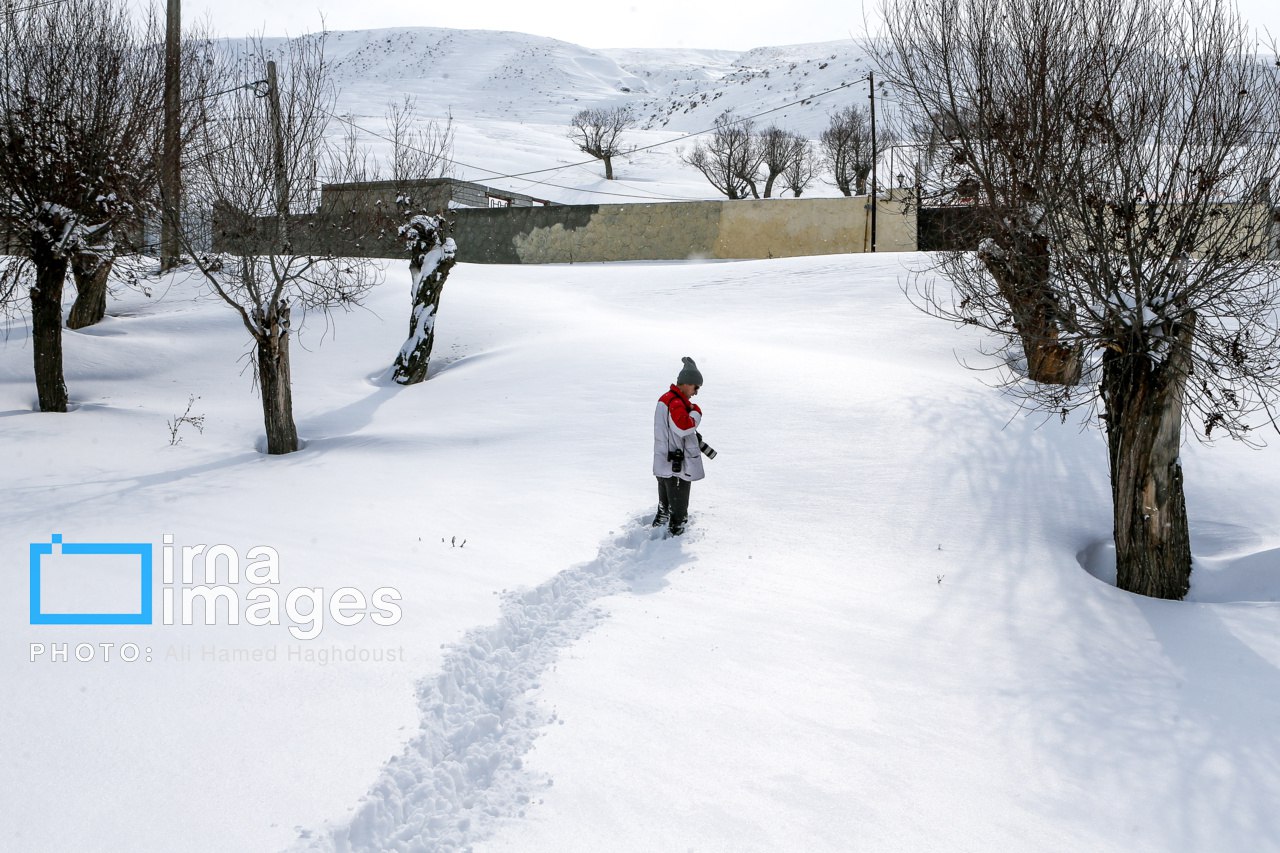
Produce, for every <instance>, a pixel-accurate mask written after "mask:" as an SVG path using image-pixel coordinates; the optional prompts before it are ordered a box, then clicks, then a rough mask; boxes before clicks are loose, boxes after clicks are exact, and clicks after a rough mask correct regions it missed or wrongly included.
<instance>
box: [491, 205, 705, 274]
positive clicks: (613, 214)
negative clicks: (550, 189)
mask: <svg viewBox="0 0 1280 853" xmlns="http://www.w3.org/2000/svg"><path fill="white" fill-rule="evenodd" d="M547 210H548V211H550V213H545V214H544V215H547V216H552V215H555V211H556V208H548V209H547ZM719 221H720V203H719V202H714V201H705V202H704V201H699V202H686V203H682V204H604V205H600V207H599V208H598V209H597V210H596V211H595V212H594V213H593V214H592V215H591V217H590V221H589V222H588V223H587V224H586V225H585V226H578V227H576V228H574V227H570V228H566V227H565V226H564V225H562V224H561V223H556V224H554V225H552V226H551V227H549V228H548V227H542V228H535V229H533V230H532V231H530V232H529V233H528V234H522V235H518V236H517V237H516V238H515V249H516V254H517V255H518V256H519V257H520V262H521V263H523V264H548V263H573V262H580V263H585V262H591V261H651V260H675V259H682V258H689V257H708V256H709V255H708V253H709V252H710V247H711V246H712V244H714V242H715V239H716V231H717V229H718V227H719Z"/></svg>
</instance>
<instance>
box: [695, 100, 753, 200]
mask: <svg viewBox="0 0 1280 853" xmlns="http://www.w3.org/2000/svg"><path fill="white" fill-rule="evenodd" d="M752 130H753V125H752V122H751V120H750V119H735V118H734V117H733V112H732V111H726V112H723V113H721V114H720V115H719V117H717V118H716V124H715V129H714V130H713V131H712V133H711V139H710V140H708V141H706V142H699V143H698V144H697V145H696V146H695V147H694V149H693V151H691V152H689V153H688V154H687V155H681V158H680V159H682V160H684V162H686V163H688V164H689V165H690V166H693V167H694V168H695V169H697V170H698V171H699V172H701V173H702V174H703V176H704V177H705V178H706V179H707V180H708V181H710V182H711V186H713V187H715V188H716V190H718V191H719V192H720V193H722V194H723V195H724V196H725V197H726V198H730V199H738V198H746V197H747V193H748V192H749V191H751V190H752V188H753V187H754V185H755V181H756V180H757V174H758V172H759V169H760V155H759V148H758V146H757V145H756V144H755V135H754V133H753V132H752ZM757 196H758V193H757Z"/></svg>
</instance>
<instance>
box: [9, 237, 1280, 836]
mask: <svg viewBox="0 0 1280 853" xmlns="http://www.w3.org/2000/svg"><path fill="white" fill-rule="evenodd" d="M914 262H916V259H914V258H913V257H912V256H890V255H882V256H876V257H872V256H833V257H824V258H807V259H790V260H773V261H755V262H726V263H667V264H621V265H574V266H554V267H502V266H489V267H484V266H470V265H460V266H458V267H456V268H455V270H454V272H453V274H452V276H451V278H450V281H449V283H448V285H447V287H446V289H445V293H444V299H443V304H442V309H441V314H440V319H439V325H438V327H437V346H436V359H435V366H434V368H433V371H432V373H433V375H432V378H431V379H430V380H429V381H428V382H427V383H425V384H424V385H420V386H417V387H411V388H399V387H396V386H394V385H391V384H388V383H387V382H386V379H385V377H386V370H387V368H388V367H389V365H390V363H391V360H392V358H393V357H394V355H395V352H396V350H397V348H398V347H399V346H400V343H401V342H402V340H403V337H404V334H405V331H406V328H407V319H408V308H409V306H408V293H407V291H408V287H407V285H408V271H407V262H405V263H392V264H388V278H387V281H386V282H385V283H384V284H382V285H381V286H379V287H378V288H377V289H376V290H375V291H374V293H373V295H372V297H371V299H370V302H369V306H368V310H363V311H358V312H356V313H353V314H351V315H346V316H341V317H338V318H337V320H336V322H335V324H334V325H333V326H332V327H331V328H329V329H326V328H325V326H324V324H323V323H319V322H316V320H317V318H315V317H312V318H310V319H309V322H308V325H307V327H306V329H305V331H304V332H303V333H302V335H301V337H300V339H299V340H298V341H296V342H295V345H294V350H293V352H294V400H295V405H296V413H297V417H298V422H299V428H300V432H301V434H302V436H303V437H304V439H305V440H306V442H307V446H306V448H305V449H304V450H302V451H301V452H299V453H296V454H292V455H289V456H285V457H280V458H268V457H266V456H264V455H262V454H261V453H259V452H258V450H257V449H256V448H257V446H258V444H259V442H260V435H261V430H262V426H261V414H260V409H259V407H258V403H257V400H256V398H255V396H254V394H253V391H252V388H251V377H250V375H249V374H248V373H246V372H245V367H246V362H245V361H243V360H242V358H241V357H242V355H243V353H244V351H245V348H246V345H247V338H246V336H245V333H244V331H243V329H242V328H241V327H240V326H239V321H238V320H237V319H236V318H235V316H234V315H233V314H232V312H230V311H229V310H228V309H226V308H225V306H223V305H222V304H221V303H219V302H217V301H216V300H213V299H210V298H209V297H208V296H207V295H206V294H203V292H202V291H201V290H200V288H199V287H198V286H197V283H196V281H195V280H194V279H189V278H187V277H186V276H184V275H182V274H179V275H177V276H174V277H172V278H170V279H165V280H163V281H161V282H159V283H157V284H156V285H155V288H154V293H155V295H154V296H153V297H152V298H150V299H148V298H145V297H143V296H141V295H139V294H137V293H133V292H129V291H124V292H123V293H122V294H121V298H120V299H119V300H117V301H113V302H112V303H111V304H110V307H109V313H110V316H109V317H108V319H107V320H106V321H105V322H104V323H102V324H101V325H100V326H97V327H93V328H91V329H87V330H84V331H81V332H71V331H68V332H66V335H65V346H66V351H67V380H68V385H69V389H70V392H71V397H72V399H73V400H74V401H75V402H76V403H77V409H76V410H75V411H74V412H71V413H68V414H65V415H53V414H49V415H45V414H38V413H34V412H33V411H32V408H33V401H34V397H35V392H34V387H33V385H32V380H31V366H30V358H31V348H30V341H29V339H28V338H27V331H26V328H25V326H23V325H21V324H18V325H16V326H15V327H14V328H13V329H12V330H11V333H10V335H9V338H8V341H7V342H6V343H5V344H3V346H2V347H0V441H2V442H3V459H4V468H3V470H4V477H3V491H2V492H0V494H2V495H3V501H4V512H3V514H2V515H0V553H3V554H5V555H7V556H6V561H7V564H8V566H9V575H8V576H9V577H10V578H11V579H13V580H14V583H15V588H14V591H13V592H12V594H11V595H8V596H5V597H4V603H3V605H2V606H0V635H2V636H3V639H4V642H3V648H4V650H5V653H4V655H3V657H0V678H2V679H3V683H4V684H6V685H9V686H10V688H11V689H10V691H9V698H8V700H7V701H6V702H4V703H2V704H0V754H3V755H4V756H5V759H6V762H5V763H6V772H5V773H4V774H3V780H2V781H0V802H3V803H4V804H5V811H4V813H5V816H6V820H5V821H4V824H3V826H2V827H0V848H3V849H6V850H10V849H11V850H23V851H40V850H48V851H54V850H57V851H64V850H76V851H95V850H102V851H108V850H110V851H116V850H125V849H127V850H131V851H171V850H178V849H180V850H184V851H227V850H281V849H286V848H293V849H317V850H329V849H338V850H342V849H357V850H448V849H466V848H468V847H470V848H472V849H475V850H485V851H495V853H496V851H521V853H524V851H547V853H552V851H555V853H561V851H600V850H610V851H637V852H638V851H653V850H688V849H694V850H734V851H778V850H805V851H832V853H835V852H836V851H847V850H857V849H862V850H900V851H911V850H946V851H962V850H973V851H990V850H1061V851H1078V850H1091V851H1126V853H1128V851H1146V850H1149V851H1188V853H1190V851H1202V850H1209V849H1213V850H1276V849H1280V816H1278V813H1277V811H1276V810H1275V808H1274V804H1275V802H1276V801H1277V799H1278V798H1280V740H1278V737H1277V734H1276V723H1277V719H1280V669H1278V667H1280V604H1277V603H1276V601H1277V594H1276V593H1277V592H1278V591H1280V585H1278V584H1277V582H1276V576H1277V557H1276V555H1277V553H1278V552H1277V548H1280V490H1277V489H1276V483H1277V482H1280V459H1278V457H1277V455H1276V451H1275V449H1274V448H1272V449H1267V450H1263V451H1257V452H1255V451H1249V450H1247V449H1244V448H1241V447H1237V446H1231V445H1222V446H1216V447H1212V448H1205V447H1201V446H1199V445H1196V444H1190V445H1188V446H1187V448H1186V451H1185V454H1184V462H1185V465H1186V472H1187V483H1188V504H1189V510H1190V513H1191V517H1192V519H1193V525H1194V527H1193V537H1194V538H1193V544H1194V550H1195V553H1196V555H1197V559H1198V561H1199V562H1198V567H1197V570H1196V573H1195V575H1194V580H1193V596H1192V597H1193V599H1196V600H1194V601H1189V602H1185V603H1172V602H1163V601H1152V600H1142V599H1138V598H1135V597H1133V596H1130V595H1127V594H1125V593H1122V592H1119V591H1117V590H1116V589H1114V588H1113V587H1111V586H1109V585H1107V584H1106V583H1103V582H1100V581H1099V580H1097V579H1096V578H1095V577H1093V576H1091V575H1090V574H1089V572H1088V571H1086V569H1085V567H1084V566H1086V565H1087V566H1088V567H1089V568H1091V569H1092V570H1094V571H1098V572H1101V571H1103V570H1104V569H1105V563H1106V554H1105V551H1106V548H1105V545H1100V544H1099V543H1105V541H1106V539H1107V538H1108V535H1109V532H1110V524H1111V522H1110V515H1109V509H1108V504H1107V501H1108V488H1107V483H1106V479H1105V470H1106V464H1105V450H1104V446H1103V443H1102V441H1101V438H1100V437H1099V436H1098V435H1097V434H1096V433H1093V432H1081V431H1080V430H1079V429H1078V425H1077V424H1073V423H1068V424H1066V425H1061V424H1058V423H1056V422H1050V423H1044V424H1042V423H1041V422H1040V421H1039V420H1038V419H1028V418H1023V417H1019V416H1017V415H1016V411H1015V409H1014V407H1013V405H1012V404H1011V403H1010V402H1009V401H1007V400H1005V399H1003V398H1002V397H1001V396H1000V395H999V394H998V393H997V392H995V391H993V390H991V389H989V388H987V387H986V386H984V385H983V384H982V382H981V380H980V377H979V376H978V375H975V374H974V373H972V372H970V371H967V370H965V369H964V368H963V367H962V366H961V365H960V364H959V363H958V362H957V358H956V354H957V353H961V354H966V355H967V354H970V353H972V351H973V347H974V344H975V339H974V337H973V335H972V334H971V333H970V332H968V331H964V330H955V329H953V328H951V327H950V326H948V325H947V324H944V323H939V322H937V321H934V320H930V319H929V318H927V317H925V316H923V315H922V314H920V313H919V312H917V311H916V310H915V309H913V308H912V307H911V306H910V305H909V304H908V303H907V301H906V299H905V297H904V296H903V295H902V293H901V291H900V290H899V285H898V280H899V278H900V277H901V275H902V270H903V265H904V263H905V264H909V263H914ZM683 355H692V356H694V357H695V358H696V359H697V360H698V365H699V367H700V368H701V369H702V371H703V373H704V375H705V377H706V385H705V387H704V388H703V390H702V393H701V395H700V396H699V402H701V403H702V404H703V406H704V408H705V410H706V413H707V414H706V420H705V422H704V427H705V429H704V430H703V433H704V435H705V436H706V438H707V440H708V441H709V442H710V443H711V444H712V445H714V446H715V447H716V448H717V450H719V451H720V453H719V456H718V457H717V458H716V459H715V460H712V461H710V462H708V464H707V467H708V477H707V479H706V480H705V481H702V482H700V483H698V484H696V485H695V486H694V490H693V504H692V509H693V515H694V518H693V525H692V527H691V530H690V533H689V534H688V535H687V536H686V537H684V538H682V539H675V540H663V539H660V538H659V539H654V538H652V537H651V535H650V531H649V530H648V529H647V528H646V527H644V526H643V523H644V521H645V520H646V519H645V516H646V514H647V513H649V512H651V511H652V509H653V507H654V504H655V487H654V483H653V480H652V478H651V477H650V476H649V472H648V466H649V456H650V437H649V431H650V428H651V426H650V425H651V416H652V407H653V404H654V401H655V400H656V398H657V396H658V395H659V394H660V393H662V391H663V390H665V388H666V387H667V384H668V383H669V382H670V381H671V380H672V379H674V375H675V372H676V371H677V370H678V369H679V366H680V357H681V356H683ZM191 395H196V396H198V398H199V399H198V400H197V401H196V402H195V403H194V405H193V408H192V413H193V414H203V415H204V416H205V418H206V420H205V422H204V431H203V432H198V431H196V430H194V429H192V428H190V427H183V428H181V430H180V435H181V438H182V441H181V442H180V443H178V444H176V445H174V446H171V445H170V438H171V435H170V428H169V426H168V425H167V422H169V421H172V420H173V419H174V418H175V416H176V415H178V414H181V413H182V412H183V410H184V408H185V407H186V405H187V402H188V400H189V398H190V396H191ZM54 534H62V535H63V537H64V540H65V541H66V542H91V543H92V542H151V543H155V544H156V546H157V548H159V545H160V543H161V541H162V539H161V537H162V536H163V535H164V534H172V535H173V537H174V545H175V547H176V548H180V547H182V546H191V545H193V544H195V543H200V544H209V545H212V544H214V543H219V544H225V545H227V546H229V547H230V549H232V550H233V551H234V552H236V553H238V554H240V555H246V556H247V554H248V552H249V551H250V550H251V549H253V548H254V546H259V545H267V546H270V547H272V548H274V549H276V551H277V552H278V554H279V566H278V575H279V578H278V580H279V587H280V589H281V591H282V595H283V592H285V591H288V590H291V589H294V588H299V587H305V588H323V589H324V590H325V591H326V592H325V595H326V596H330V597H332V596H334V594H335V593H336V591H337V590H338V589H339V588H341V587H350V588H354V589H357V590H360V591H363V592H365V593H369V592H371V591H372V590H374V589H379V588H386V587H393V588H395V589H396V590H398V592H399V593H400V595H401V602H400V603H401V607H402V609H403V617H402V618H401V619H399V621H397V622H396V623H395V624H392V625H381V624H377V623H376V622H375V621H374V620H373V619H372V618H371V617H365V618H363V619H362V620H361V621H359V622H358V623H357V624H355V625H351V626H345V625H342V624H339V623H338V622H337V621H336V620H335V619H334V618H333V616H332V615H331V614H330V613H329V612H326V613H325V616H324V620H323V630H322V633H321V634H320V636H318V637H316V638H314V639H310V640H300V639H297V638H296V636H295V633H291V632H290V628H291V627H293V628H297V627H298V625H297V624H292V623H296V622H306V621H307V620H306V618H305V616H304V617H303V618H300V619H290V618H288V617H285V618H282V619H281V620H280V621H281V623H282V624H279V625H265V626H255V625H251V624H247V621H246V620H245V619H241V620H240V623H239V624H234V625H233V624H228V621H229V618H228V617H227V614H226V612H225V610H222V611H220V616H219V618H218V620H217V621H218V624H215V625H209V626H206V625H203V624H196V625H181V624H175V625H163V624H155V625H151V626H102V627H82V626H52V625H30V624H28V622H29V619H28V610H27V607H28V600H27V584H26V577H27V567H28V548H29V543H49V542H50V537H51V536H52V535H54ZM157 553H159V552H157ZM199 565H200V564H199V563H198V562H197V563H196V566H197V568H198V567H199ZM224 568H225V567H224ZM157 571H159V568H158V564H157ZM1246 581H1247V583H1246ZM158 583H159V582H158ZM243 586H244V583H243V582H242V584H241V587H243ZM1242 597H1244V598H1247V599H1248V600H1241V598H1242ZM196 621H200V620H199V618H198V617H197V620H196ZM32 643H43V644H46V645H53V644H58V643H67V644H69V646H70V648H72V649H74V648H75V646H76V644H78V643H115V644H116V645H117V648H118V647H119V645H120V644H123V643H135V644H138V645H139V646H141V647H149V648H150V649H151V657H152V660H151V661H150V662H148V661H146V660H145V659H140V660H138V661H135V662H124V661H121V660H119V659H118V657H113V658H112V659H111V660H110V661H103V660H102V659H101V654H97V656H96V657H95V659H94V660H91V661H88V662H79V661H76V660H75V659H74V653H72V654H71V655H70V657H71V660H68V661H54V660H51V659H50V657H51V656H50V655H49V654H47V653H46V654H43V655H41V656H40V657H39V658H38V659H37V660H35V661H34V662H33V661H31V660H30V657H31V644H32ZM94 648H98V647H94ZM255 655H256V658H257V659H255ZM362 656H363V657H364V658H365V659H364V660H361V657H362Z"/></svg>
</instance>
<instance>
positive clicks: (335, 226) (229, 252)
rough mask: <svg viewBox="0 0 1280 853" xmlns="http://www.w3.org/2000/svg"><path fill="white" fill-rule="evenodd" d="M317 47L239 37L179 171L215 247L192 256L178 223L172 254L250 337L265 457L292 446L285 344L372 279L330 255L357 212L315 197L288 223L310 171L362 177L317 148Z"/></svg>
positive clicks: (320, 142)
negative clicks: (182, 255) (193, 269)
mask: <svg viewBox="0 0 1280 853" xmlns="http://www.w3.org/2000/svg"><path fill="white" fill-rule="evenodd" d="M324 41H325V37H324V36H323V35H319V36H303V37H300V38H294V39H290V40H288V41H286V42H284V43H283V45H282V46H281V47H280V48H279V49H278V50H276V51H274V52H273V51H268V50H267V49H266V47H265V46H264V44H263V43H262V41H261V40H260V39H252V40H250V41H249V42H248V43H247V44H246V46H245V49H244V51H243V52H242V53H241V54H240V55H239V56H237V57H235V58H234V59H233V60H230V67H228V68H226V69H225V70H223V71H222V76H223V79H226V80H228V81H231V82H233V83H239V84H240V85H239V87H238V88H236V89H234V90H233V91H232V92H230V93H229V94H227V96H226V97H224V98H222V99H220V100H219V101H217V103H216V106H214V107H212V108H211V113H212V117H211V118H212V120H211V121H210V122H209V123H208V124H206V125H205V126H204V127H203V129H202V132H201V133H200V134H199V135H198V136H197V140H196V142H195V143H194V144H193V146H192V147H193V154H192V156H191V157H190V158H189V161H188V162H189V165H188V167H187V169H186V174H187V190H188V195H189V196H190V197H191V198H192V199H193V200H199V201H200V202H201V203H202V204H203V205H204V206H205V207H207V208H208V209H211V210H212V211H213V213H214V219H215V225H214V229H215V231H216V232H217V236H216V237H215V241H221V242H222V244H223V245H224V247H225V251H224V252H223V253H222V254H219V255H209V254H204V253H201V252H199V251H197V247H196V245H195V235H193V234H192V232H191V230H190V228H189V226H188V225H187V224H186V223H185V221H184V224H183V227H182V229H180V233H181V234H182V242H183V245H184V250H185V251H187V252H190V253H191V254H192V255H193V256H194V257H195V262H196V264H197V266H198V267H199V269H200V271H201V273H202V274H203V275H204V277H205V279H206V280H207V281H208V283H209V286H210V288H211V289H212V290H213V292H214V293H216V294H217V295H218V296H219V297H220V298H221V299H222V300H223V301H224V302H225V303H226V304H227V305H228V306H230V307H231V308H232V310H234V311H235V312H236V313H237V314H238V315H239V316H240V319H241V321H242V322H243V324H244V327H245V329H246V330H247V331H248V333H249V336H250V338H251V339H252V340H253V344H254V356H255V358H254V367H255V377H256V379H257V384H258V389H259V391H260V393H261V396H262V411H263V421H264V425H265V428H266V437H267V452H268V453H272V454H281V453H291V452H293V451H295V450H297V449H298V431H297V427H296V425H295V423H294V419H293V392H292V382H291V374H292V367H291V362H290V356H289V341H290V337H291V336H292V335H293V333H294V331H295V330H297V329H300V328H301V327H302V325H303V321H304V319H305V315H306V312H309V311H318V312H321V313H325V314H328V313H330V312H332V311H333V310H334V309H337V308H349V307H351V306H354V305H359V304H360V303H361V300H362V299H363V297H364V295H365V294H366V293H367V292H368V290H369V289H370V288H371V287H372V286H373V285H374V284H376V282H377V274H378V273H377V268H376V267H374V266H373V265H372V264H370V263H369V262H367V261H364V260H361V259H359V258H352V257H346V256H344V253H343V252H342V249H344V248H347V247H349V246H351V245H352V243H353V241H355V240H357V239H358V238H359V234H358V233H356V232H358V229H359V228H360V227H361V226H360V223H362V222H364V221H366V220H368V219H369V218H370V217H369V210H368V209H366V208H365V207H364V206H362V205H361V204H359V203H358V202H356V203H353V202H352V200H351V199H350V198H349V197H347V196H338V195H335V196H334V197H333V200H332V201H328V202H326V201H324V199H323V196H322V197H321V202H320V209H319V211H318V212H317V213H316V214H314V215H313V216H311V217H309V218H307V219H302V218H300V217H299V216H297V214H298V213H300V212H301V211H302V210H303V209H308V210H309V209H311V208H312V207H313V205H314V204H315V200H316V195H317V192H316V191H317V182H318V176H319V175H321V174H324V175H325V176H326V177H328V178H329V179H330V180H331V181H333V182H342V181H352V180H355V181H359V180H362V179H365V178H367V177H368V175H367V174H366V173H364V172H362V171H361V164H363V163H365V162H367V158H366V157H364V156H363V153H362V152H361V151H360V150H359V149H358V147H348V148H339V149H338V150H336V151H335V150H333V149H331V148H330V147H329V146H328V145H327V144H326V141H325V138H326V132H327V130H328V127H329V122H330V120H331V118H332V117H333V112H332V111H333V105H334V101H335V93H334V91H333V88H332V85H331V84H330V81H329V77H328V70H327V68H328V67H327V66H326V64H325V62H324ZM276 63H279V68H278V69H277V68H276ZM264 77H265V78H266V79H265V80H264V79H263V78H264Z"/></svg>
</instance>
